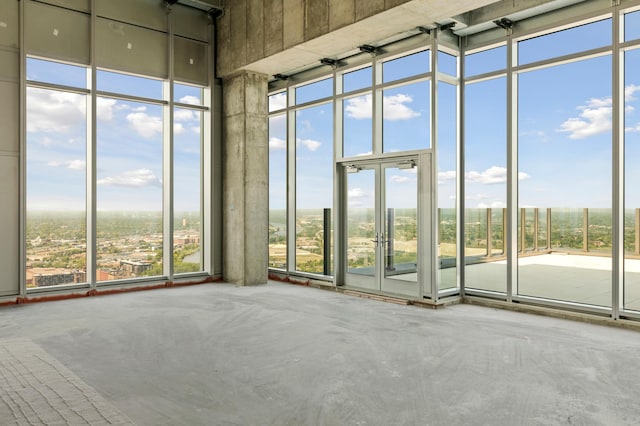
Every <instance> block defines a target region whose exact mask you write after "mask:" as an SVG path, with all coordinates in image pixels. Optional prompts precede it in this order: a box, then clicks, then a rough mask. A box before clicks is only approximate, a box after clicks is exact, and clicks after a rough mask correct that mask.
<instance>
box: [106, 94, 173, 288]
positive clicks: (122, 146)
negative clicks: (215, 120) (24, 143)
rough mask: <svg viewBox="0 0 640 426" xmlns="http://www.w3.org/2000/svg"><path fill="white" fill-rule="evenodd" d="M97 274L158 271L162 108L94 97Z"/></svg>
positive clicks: (127, 275) (113, 276) (117, 276)
mask: <svg viewBox="0 0 640 426" xmlns="http://www.w3.org/2000/svg"><path fill="white" fill-rule="evenodd" d="M98 110H99V111H100V112H99V114H100V115H99V117H98V123H97V210H98V212H97V220H96V228H97V229H96V232H97V252H96V260H97V271H96V275H97V280H98V281H108V280H115V279H124V278H136V277H142V276H154V275H162V272H163V271H162V244H163V238H162V130H163V122H162V108H161V107H160V106H157V105H150V104H143V103H138V102H130V101H121V100H116V99H110V98H102V97H101V98H98Z"/></svg>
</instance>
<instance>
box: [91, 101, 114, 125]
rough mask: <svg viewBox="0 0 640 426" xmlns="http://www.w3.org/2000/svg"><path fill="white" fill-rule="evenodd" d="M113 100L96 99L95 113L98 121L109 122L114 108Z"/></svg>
mask: <svg viewBox="0 0 640 426" xmlns="http://www.w3.org/2000/svg"><path fill="white" fill-rule="evenodd" d="M116 104H117V101H116V100H115V99H107V98H98V99H96V113H97V115H98V120H102V121H111V120H112V119H113V110H114V108H115V107H116Z"/></svg>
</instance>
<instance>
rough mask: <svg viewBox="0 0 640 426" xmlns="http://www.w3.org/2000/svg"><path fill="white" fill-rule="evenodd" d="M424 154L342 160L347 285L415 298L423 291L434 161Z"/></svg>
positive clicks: (345, 275)
mask: <svg viewBox="0 0 640 426" xmlns="http://www.w3.org/2000/svg"><path fill="white" fill-rule="evenodd" d="M424 157H425V155H421V156H418V155H416V156H409V157H399V158H394V159H391V160H378V161H361V162H353V163H349V164H344V165H343V167H344V174H343V176H344V179H343V182H344V197H343V200H344V202H343V203H344V208H343V209H342V216H343V228H342V229H343V235H344V241H343V245H342V247H343V255H344V259H343V262H342V264H343V265H344V266H343V268H344V283H345V285H347V286H349V287H355V288H359V289H363V290H365V291H366V290H368V291H372V292H375V293H385V294H387V293H388V294H396V295H400V296H405V297H410V298H418V297H421V296H422V295H423V293H424V291H423V288H424V283H423V280H424V279H425V278H426V275H427V274H425V271H426V270H427V269H429V268H428V267H427V263H428V259H427V256H425V255H426V252H427V251H428V250H426V249H425V241H424V239H425V235H428V232H426V231H427V229H426V228H428V226H426V225H427V224H428V222H426V221H425V219H426V218H427V217H428V214H429V212H428V208H425V206H426V205H428V203H425V201H426V200H425V199H426V198H428V197H427V196H426V195H425V189H427V188H428V185H425V182H427V183H428V179H425V177H426V176H425V173H426V172H427V171H428V169H429V166H428V162H426V161H425V159H424ZM427 157H428V156H427ZM426 192H428V191H426ZM423 222H424V223H423ZM426 288H427V289H429V288H430V287H429V286H427V287H426Z"/></svg>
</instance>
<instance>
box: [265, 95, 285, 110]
mask: <svg viewBox="0 0 640 426" xmlns="http://www.w3.org/2000/svg"><path fill="white" fill-rule="evenodd" d="M286 106H287V95H286V92H281V93H276V94H275V95H272V96H269V111H277V110H279V109H283V108H285V107H286Z"/></svg>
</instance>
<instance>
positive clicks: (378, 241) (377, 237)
mask: <svg viewBox="0 0 640 426" xmlns="http://www.w3.org/2000/svg"><path fill="white" fill-rule="evenodd" d="M370 241H371V242H372V243H375V244H376V247H377V246H378V244H380V239H379V235H378V233H377V232H376V239H375V240H370Z"/></svg>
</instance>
